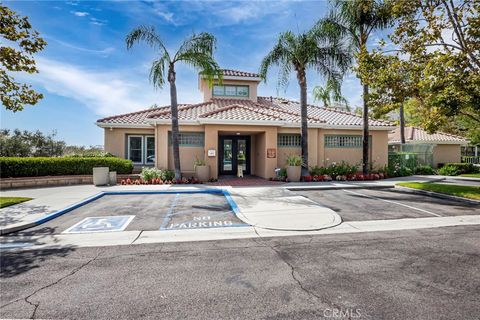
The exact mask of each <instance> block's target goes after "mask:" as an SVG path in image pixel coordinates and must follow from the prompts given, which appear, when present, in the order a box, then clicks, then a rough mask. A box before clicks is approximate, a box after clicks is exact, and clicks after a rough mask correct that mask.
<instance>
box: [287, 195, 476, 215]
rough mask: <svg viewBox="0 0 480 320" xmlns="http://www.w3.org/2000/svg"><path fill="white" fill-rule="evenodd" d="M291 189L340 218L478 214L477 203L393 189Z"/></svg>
mask: <svg viewBox="0 0 480 320" xmlns="http://www.w3.org/2000/svg"><path fill="white" fill-rule="evenodd" d="M295 193H297V194H300V195H303V196H305V197H308V198H309V199H311V200H313V201H316V202H318V203H320V204H321V205H324V206H326V207H328V208H330V209H332V210H334V211H335V212H337V213H338V214H339V215H340V216H341V217H342V219H343V220H344V221H359V220H385V219H404V218H424V217H446V216H459V215H480V205H472V204H469V203H465V202H459V201H452V200H446V199H439V198H434V197H429V196H423V195H416V194H412V193H408V192H402V191H399V190H395V189H381V190H367V189H356V190H325V191H321V190H316V191H298V192H295Z"/></svg>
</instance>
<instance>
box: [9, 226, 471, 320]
mask: <svg viewBox="0 0 480 320" xmlns="http://www.w3.org/2000/svg"><path fill="white" fill-rule="evenodd" d="M479 248H480V227H479V226H468V227H450V228H437V229H423V230H408V231H396V232H374V233H363V234H343V235H330V236H326V235H323V236H299V237H280V238H263V239H243V240H224V241H204V242H187V243H165V244H152V245H132V246H120V247H102V248H77V249H73V248H72V249H61V250H54V251H52V250H49V251H41V250H40V251H23V252H10V251H6V252H3V253H2V259H1V287H2V294H1V298H0V317H1V318H32V317H34V318H44V319H45V318H48V319H138V318H145V319H185V318H187V319H322V318H323V319H349V318H350V319H385V320H387V319H402V320H404V319H436V320H437V319H449V320H450V319H463V320H469V319H478V315H479V314H480V304H479V303H478V301H480V289H479V288H480V275H479V273H478V266H479V265H480V249H479Z"/></svg>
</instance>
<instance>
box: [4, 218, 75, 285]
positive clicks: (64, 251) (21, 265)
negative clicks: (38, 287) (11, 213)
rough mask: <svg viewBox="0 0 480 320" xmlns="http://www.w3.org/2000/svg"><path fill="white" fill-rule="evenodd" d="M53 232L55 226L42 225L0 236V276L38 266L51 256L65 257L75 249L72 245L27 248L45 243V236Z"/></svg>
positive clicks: (20, 272)
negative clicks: (0, 240) (38, 227)
mask: <svg viewBox="0 0 480 320" xmlns="http://www.w3.org/2000/svg"><path fill="white" fill-rule="evenodd" d="M39 232H40V233H39ZM54 233H55V228H49V227H44V228H41V229H39V230H38V229H37V230H32V231H23V232H21V233H20V232H17V233H14V234H11V235H8V236H3V237H1V238H0V239H2V242H1V245H0V255H1V259H0V278H11V277H15V276H17V275H20V274H22V273H25V272H27V271H29V270H32V269H35V268H38V267H40V264H41V263H42V262H43V261H45V260H47V259H49V258H51V257H65V256H67V255H68V254H69V253H71V252H73V251H75V250H76V249H75V248H74V247H51V248H45V249H31V250H29V249H28V248H29V247H34V246H39V245H42V244H45V243H46V241H45V238H47V237H51V235H52V234H54ZM50 242H51V239H50ZM54 242H57V241H54Z"/></svg>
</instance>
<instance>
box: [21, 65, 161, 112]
mask: <svg viewBox="0 0 480 320" xmlns="http://www.w3.org/2000/svg"><path fill="white" fill-rule="evenodd" d="M37 65H38V69H39V73H38V74H35V75H34V76H32V77H31V79H30V80H32V81H34V82H38V83H39V84H40V85H42V86H43V87H44V88H45V89H46V90H47V91H48V92H50V93H54V94H57V95H60V96H64V97H68V98H72V99H75V100H76V101H78V102H80V103H82V104H84V105H85V106H86V107H88V108H89V109H91V110H93V112H95V113H96V114H97V115H99V116H105V115H112V114H119V113H125V112H131V111H135V110H140V109H145V108H146V107H148V106H150V105H152V104H153V103H158V100H159V99H158V98H157V97H156V96H157V95H156V94H155V93H154V91H153V90H152V89H151V87H150V86H146V85H145V83H142V81H138V82H132V81H131V80H125V79H131V77H129V76H128V74H131V72H124V73H125V74H123V73H122V72H101V71H89V70H85V69H82V68H80V67H78V66H75V65H70V64H66V63H62V62H59V61H55V60H50V59H46V58H37ZM160 100H162V101H163V100H165V99H164V98H163V99H160Z"/></svg>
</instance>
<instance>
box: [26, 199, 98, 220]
mask: <svg viewBox="0 0 480 320" xmlns="http://www.w3.org/2000/svg"><path fill="white" fill-rule="evenodd" d="M104 195H105V193H104V192H100V193H98V194H96V195H94V196H92V197H90V198H87V199H85V200H82V201H80V202H77V203H75V204H73V205H71V206H69V207H66V208H64V209H62V210H59V211H56V212H53V213H50V214H48V215H46V216H45V217H41V218H39V219H37V220H35V221H33V223H35V224H36V225H39V224H42V223H45V222H47V221H50V220H52V219H55V218H57V217H60V216H61V215H63V214H65V213H67V212H70V211H72V210H74V209H77V208H80V207H81V206H83V205H86V204H87V203H90V202H92V201H95V200H97V199H100V198H101V197H103V196H104Z"/></svg>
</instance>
